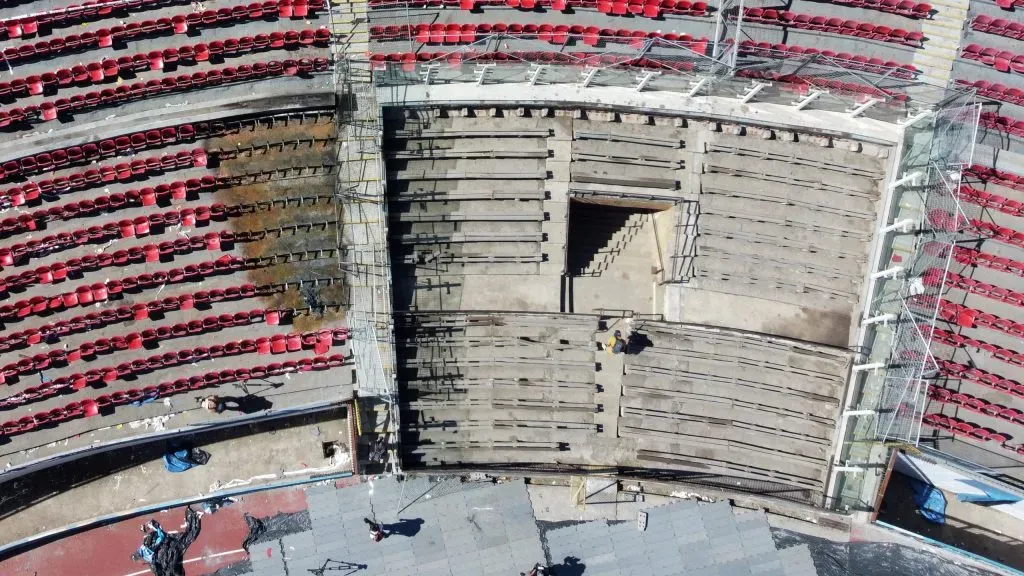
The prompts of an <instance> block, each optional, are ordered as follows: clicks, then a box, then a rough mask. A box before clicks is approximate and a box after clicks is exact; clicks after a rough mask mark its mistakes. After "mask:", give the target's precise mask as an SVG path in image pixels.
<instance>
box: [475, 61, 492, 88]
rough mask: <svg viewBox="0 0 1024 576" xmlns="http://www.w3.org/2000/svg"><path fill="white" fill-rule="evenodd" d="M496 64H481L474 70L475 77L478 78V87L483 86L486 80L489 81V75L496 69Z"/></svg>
mask: <svg viewBox="0 0 1024 576" xmlns="http://www.w3.org/2000/svg"><path fill="white" fill-rule="evenodd" d="M494 66H495V65H494V64H480V65H479V66H477V67H476V68H473V75H475V76H476V85H477V86H483V84H484V80H486V79H487V73H488V72H490V71H491V69H492V68H494Z"/></svg>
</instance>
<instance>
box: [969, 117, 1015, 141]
mask: <svg viewBox="0 0 1024 576" xmlns="http://www.w3.org/2000/svg"><path fill="white" fill-rule="evenodd" d="M978 124H980V125H981V126H984V127H985V128H990V129H992V130H998V131H999V132H1006V133H1007V134H1010V135H1012V136H1017V137H1018V138H1024V120H1018V119H1016V118H1011V117H1009V116H1000V115H999V114H997V113H995V112H982V113H981V118H980V119H979V121H978Z"/></svg>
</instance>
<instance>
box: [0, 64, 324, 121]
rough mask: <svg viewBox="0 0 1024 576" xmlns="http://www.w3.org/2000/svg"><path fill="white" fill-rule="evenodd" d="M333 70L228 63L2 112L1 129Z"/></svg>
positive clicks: (321, 65) (306, 65) (299, 66)
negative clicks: (208, 89) (165, 96)
mask: <svg viewBox="0 0 1024 576" xmlns="http://www.w3.org/2000/svg"><path fill="white" fill-rule="evenodd" d="M330 69H331V63H330V61H329V60H328V59H327V58H315V59H311V58H300V59H298V60H284V61H279V60H271V61H270V62H257V63H255V64H252V65H249V64H242V65H241V66H238V67H237V68H236V67H234V66H227V67H224V68H215V69H213V70H210V71H209V72H195V73H193V74H181V75H178V76H175V77H173V78H172V77H170V76H168V77H164V78H163V79H162V80H150V81H148V82H135V83H133V84H131V85H126V84H122V85H120V86H118V87H117V88H107V89H104V90H101V91H99V92H88V93H86V94H85V95H82V94H76V95H74V96H72V97H70V98H60V99H58V100H55V101H46V102H43V103H42V104H39V105H38V106H26V107H25V108H11V109H9V110H7V111H6V112H5V111H0V128H4V127H6V126H10V125H12V124H17V123H21V122H32V121H35V120H40V121H42V122H49V121H51V120H56V119H57V116H58V115H59V114H65V113H71V114H74V113H78V112H86V111H89V110H92V109H95V108H99V107H103V106H110V105H120V104H124V103H126V102H131V101H137V100H145V99H147V98H152V97H156V96H160V95H163V94H169V93H173V92H184V91H187V90H192V89H194V88H206V87H212V86H220V85H222V84H230V83H232V82H248V81H252V80H262V79H265V78H276V77H279V76H296V75H308V74H311V73H313V72H326V71H328V70H330Z"/></svg>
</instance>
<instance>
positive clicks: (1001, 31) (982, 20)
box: [971, 14, 1024, 40]
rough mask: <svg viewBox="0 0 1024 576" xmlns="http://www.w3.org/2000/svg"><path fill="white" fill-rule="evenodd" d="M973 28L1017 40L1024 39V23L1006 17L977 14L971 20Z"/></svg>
mask: <svg viewBox="0 0 1024 576" xmlns="http://www.w3.org/2000/svg"><path fill="white" fill-rule="evenodd" d="M971 28H972V29H973V30H977V31H978V32H984V33H986V34H995V35H997V36H1006V37H1007V38H1013V39H1015V40H1021V39H1024V23H1021V22H1015V21H1012V20H1007V19H1005V18H992V17H991V16H985V15H984V14H982V15H980V16H975V17H974V20H971Z"/></svg>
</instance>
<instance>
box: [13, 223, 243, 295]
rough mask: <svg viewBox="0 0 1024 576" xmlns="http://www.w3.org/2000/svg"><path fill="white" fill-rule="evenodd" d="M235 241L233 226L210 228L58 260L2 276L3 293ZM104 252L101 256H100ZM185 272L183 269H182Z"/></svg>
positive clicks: (224, 247) (214, 248)
mask: <svg viewBox="0 0 1024 576" xmlns="http://www.w3.org/2000/svg"><path fill="white" fill-rule="evenodd" d="M234 242H235V234H234V232H231V231H230V230H225V231H221V232H208V233H206V234H204V235H198V234H197V235H195V236H191V237H189V238H179V239H177V240H175V241H173V242H171V241H167V242H161V243H159V244H144V245H142V246H137V247H134V248H139V250H133V251H131V252H129V251H128V250H117V251H115V252H112V253H110V254H109V255H108V254H106V253H103V254H98V255H95V256H94V255H92V254H88V255H86V256H83V257H82V258H72V259H70V260H68V261H67V262H56V263H53V264H50V265H46V266H40V267H38V268H36V269H34V270H27V271H25V272H22V273H21V274H12V275H10V276H7V277H5V278H0V295H3V294H5V293H7V292H8V291H9V290H11V289H23V288H28V287H29V286H35V285H37V284H60V283H61V282H64V281H65V280H67V279H68V277H69V276H70V277H72V278H73V277H76V276H79V275H81V274H83V273H85V272H93V271H95V270H102V269H104V268H109V267H118V268H122V267H124V266H128V265H130V264H142V263H146V262H160V261H162V260H163V261H170V260H173V259H174V258H175V257H177V256H185V255H188V254H192V253H193V252H202V251H204V250H207V251H211V252H213V251H218V250H230V249H231V247H232V246H233V245H234ZM101 256H102V258H101ZM182 274H184V271H182Z"/></svg>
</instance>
